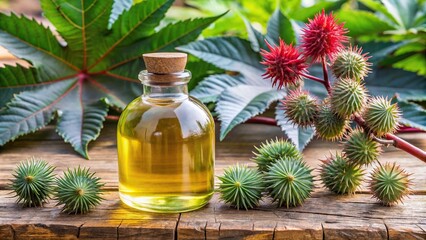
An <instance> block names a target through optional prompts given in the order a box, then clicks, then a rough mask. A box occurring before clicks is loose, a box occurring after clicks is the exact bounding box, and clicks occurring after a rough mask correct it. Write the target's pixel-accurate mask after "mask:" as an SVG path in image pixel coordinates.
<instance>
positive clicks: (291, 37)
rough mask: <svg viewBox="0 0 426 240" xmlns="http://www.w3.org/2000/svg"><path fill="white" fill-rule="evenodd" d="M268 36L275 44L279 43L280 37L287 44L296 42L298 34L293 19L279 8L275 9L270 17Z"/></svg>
mask: <svg viewBox="0 0 426 240" xmlns="http://www.w3.org/2000/svg"><path fill="white" fill-rule="evenodd" d="M266 36H267V37H268V40H270V41H272V43H274V44H275V45H277V44H278V40H279V38H281V39H282V40H283V41H284V42H285V43H287V44H290V43H293V44H294V43H296V35H295V33H294V30H293V26H292V23H291V21H290V19H288V18H287V17H286V16H284V15H283V14H282V13H281V11H280V10H279V9H277V10H275V11H274V13H273V14H272V16H271V19H269V22H268V28H267V33H266ZM277 36H279V38H277Z"/></svg>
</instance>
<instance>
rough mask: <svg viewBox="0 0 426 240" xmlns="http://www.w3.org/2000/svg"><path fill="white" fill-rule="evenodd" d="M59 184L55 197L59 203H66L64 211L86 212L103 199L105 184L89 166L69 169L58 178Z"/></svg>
mask: <svg viewBox="0 0 426 240" xmlns="http://www.w3.org/2000/svg"><path fill="white" fill-rule="evenodd" d="M57 184H58V186H57V188H56V192H55V198H56V199H57V200H58V205H62V204H63V205H64V207H63V209H62V211H63V212H66V213H74V214H77V213H81V214H84V213H87V212H89V211H90V210H91V209H92V208H93V207H95V206H97V205H99V204H100V203H101V201H102V200H103V198H102V197H101V194H102V191H101V187H102V186H104V184H102V183H100V178H98V177H95V173H91V172H90V169H89V168H81V167H80V166H78V167H77V168H74V169H68V170H67V171H65V172H64V176H63V177H61V178H58V179H57Z"/></svg>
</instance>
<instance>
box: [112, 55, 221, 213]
mask: <svg viewBox="0 0 426 240" xmlns="http://www.w3.org/2000/svg"><path fill="white" fill-rule="evenodd" d="M143 58H144V61H145V65H146V67H147V70H145V71H142V72H141V73H140V74H139V79H140V80H141V81H142V84H143V88H144V93H143V95H142V96H141V97H138V98H136V99H135V100H134V101H132V102H131V103H130V104H129V105H128V106H127V107H126V109H125V110H124V111H123V113H122V114H121V117H120V120H119V123H118V129H117V145H118V168H119V183H120V184H119V192H120V198H121V200H122V201H123V202H124V203H125V204H127V205H129V206H131V207H134V208H137V209H141V210H145V211H151V212H185V211H191V210H195V209H198V208H200V207H202V206H204V205H205V204H207V202H208V201H209V199H210V198H211V196H212V194H213V188H214V143H215V137H214V121H213V118H212V116H211V114H210V113H209V111H208V109H207V108H206V107H205V106H204V105H203V104H202V103H200V102H199V101H198V100H196V99H195V98H192V97H189V96H188V88H187V83H188V81H189V79H190V77H191V74H190V72H189V71H187V70H184V68H185V64H186V58H187V57H186V54H184V53H151V54H144V55H143Z"/></svg>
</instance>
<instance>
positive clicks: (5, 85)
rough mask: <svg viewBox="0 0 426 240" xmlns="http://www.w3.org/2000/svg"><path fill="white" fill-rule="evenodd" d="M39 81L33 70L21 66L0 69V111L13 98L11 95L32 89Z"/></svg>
mask: <svg viewBox="0 0 426 240" xmlns="http://www.w3.org/2000/svg"><path fill="white" fill-rule="evenodd" d="M38 83H40V79H39V77H38V75H37V70H36V69H35V68H25V67H23V66H21V65H17V66H15V67H14V66H5V67H4V68H0V89H1V93H2V94H1V95H0V109H1V108H3V107H4V106H5V105H6V103H7V102H8V101H9V100H10V99H11V98H12V97H13V94H16V93H20V92H22V91H26V90H30V89H33V88H34V87H35V86H36V85H37V84H38Z"/></svg>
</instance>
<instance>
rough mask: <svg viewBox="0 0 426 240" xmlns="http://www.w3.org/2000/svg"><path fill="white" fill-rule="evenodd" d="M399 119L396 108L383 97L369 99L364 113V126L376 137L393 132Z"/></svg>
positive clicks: (398, 112)
mask: <svg viewBox="0 0 426 240" xmlns="http://www.w3.org/2000/svg"><path fill="white" fill-rule="evenodd" d="M399 117H400V111H399V109H398V106H397V105H396V104H392V103H391V101H390V100H388V99H385V98H383V97H374V98H371V99H370V101H369V103H368V105H367V108H366V110H365V112H364V119H365V124H366V125H367V126H368V127H369V128H370V129H371V130H372V131H373V132H374V133H375V134H377V135H378V136H383V135H385V134H386V133H392V132H395V131H396V130H397V128H398V125H399V123H398V120H399Z"/></svg>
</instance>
